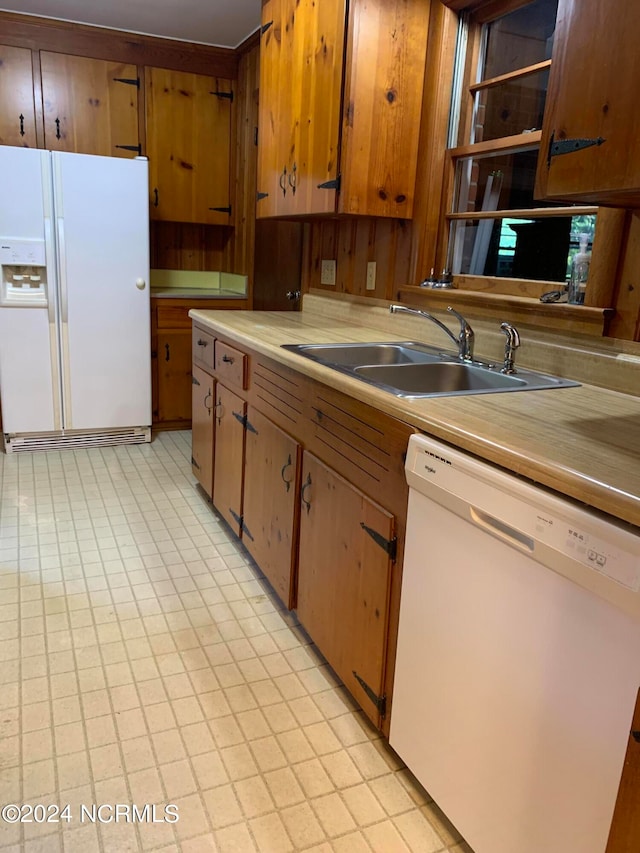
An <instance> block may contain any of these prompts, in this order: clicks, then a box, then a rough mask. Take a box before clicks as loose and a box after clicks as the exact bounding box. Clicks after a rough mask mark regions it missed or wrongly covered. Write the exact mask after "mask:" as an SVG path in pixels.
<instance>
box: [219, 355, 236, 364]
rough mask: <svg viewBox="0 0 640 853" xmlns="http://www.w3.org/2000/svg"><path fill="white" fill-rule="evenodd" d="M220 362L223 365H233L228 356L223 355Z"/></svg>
mask: <svg viewBox="0 0 640 853" xmlns="http://www.w3.org/2000/svg"><path fill="white" fill-rule="evenodd" d="M222 360H223V361H224V362H225V364H233V361H234V359H233V358H232V357H231V356H230V355H223V356H222Z"/></svg>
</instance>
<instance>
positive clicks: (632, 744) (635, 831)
mask: <svg viewBox="0 0 640 853" xmlns="http://www.w3.org/2000/svg"><path fill="white" fill-rule="evenodd" d="M638 791H640V692H639V693H638V699H637V701H636V708H635V713H634V715H633V722H632V723H631V732H630V734H629V743H628V745H627V754H626V756H625V759H624V767H623V768H622V778H621V780H620V788H619V789H618V799H617V801H616V808H615V811H614V813H613V822H612V824H611V832H610V834H609V843H608V844H607V850H606V853H637V851H638V850H640V797H638Z"/></svg>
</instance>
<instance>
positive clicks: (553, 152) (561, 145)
mask: <svg viewBox="0 0 640 853" xmlns="http://www.w3.org/2000/svg"><path fill="white" fill-rule="evenodd" d="M606 141H607V140H606V139H603V138H602V136H597V137H596V138H595V139H559V140H558V141H557V142H556V140H555V132H554V133H552V134H551V139H550V140H549V154H548V156H547V166H550V165H551V158H552V157H559V156H560V155H561V154H573V152H574V151H582V149H583V148H591V147H592V146H593V145H602V143H603V142H606Z"/></svg>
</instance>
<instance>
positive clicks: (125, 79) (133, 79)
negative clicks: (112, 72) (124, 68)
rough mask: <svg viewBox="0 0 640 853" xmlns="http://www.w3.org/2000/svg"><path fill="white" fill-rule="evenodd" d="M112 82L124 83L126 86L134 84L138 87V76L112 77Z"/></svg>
mask: <svg viewBox="0 0 640 853" xmlns="http://www.w3.org/2000/svg"><path fill="white" fill-rule="evenodd" d="M113 82H114V83H126V85H127V86H135V87H136V89H139V88H140V78H139V77H114V78H113Z"/></svg>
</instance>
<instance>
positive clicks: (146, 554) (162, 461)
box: [0, 433, 472, 853]
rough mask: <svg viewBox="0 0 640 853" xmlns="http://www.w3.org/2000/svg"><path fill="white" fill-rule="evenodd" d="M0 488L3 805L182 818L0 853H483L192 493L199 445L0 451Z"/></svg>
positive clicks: (63, 834)
mask: <svg viewBox="0 0 640 853" xmlns="http://www.w3.org/2000/svg"><path fill="white" fill-rule="evenodd" d="M18 467H20V471H21V474H20V476H21V481H20V482H21V485H20V489H21V494H27V495H31V496H32V495H34V494H35V495H37V503H38V512H37V516H36V514H34V512H33V506H35V500H36V499H35V498H33V497H29V498H28V500H31V504H30V505H29V504H27V506H25V507H24V508H23V504H22V503H18V502H17V501H16V500H14V497H13V495H15V494H17V489H18V478H17V471H18ZM3 478H4V479H3ZM0 489H2V495H3V502H2V504H0V513H2V514H0V540H1V542H2V545H3V546H4V547H0V562H1V563H2V564H3V566H5V565H11V564H15V566H16V569H15V571H13V572H10V573H6V572H4V573H3V574H0V662H1V663H2V666H1V667H0V709H1V710H2V714H0V738H1V739H2V759H1V761H2V767H1V768H0V800H2V801H3V802H20V801H21V799H22V798H31V800H32V801H33V802H38V801H42V799H43V798H44V799H52V800H55V801H56V802H58V801H59V800H60V798H62V799H63V800H65V801H67V802H69V803H70V807H71V808H72V809H73V811H74V812H78V813H79V809H80V806H81V805H87V806H91V805H92V804H101V803H104V804H115V803H124V804H132V803H136V805H138V806H139V807H142V806H144V804H145V803H155V804H158V808H161V807H162V806H163V805H166V804H167V803H169V802H172V801H173V802H175V803H176V804H177V805H178V807H179V815H180V819H179V821H178V822H177V823H176V824H166V823H156V824H154V823H151V822H142V823H138V824H131V823H129V824H127V823H122V822H121V823H115V822H113V823H110V824H99V825H97V824H96V825H94V824H90V823H86V824H84V825H83V824H80V823H78V822H77V821H75V822H74V823H72V824H70V825H64V826H59V827H56V828H55V831H52V829H51V827H50V826H48V825H41V824H32V825H25V826H24V827H23V828H22V835H21V827H20V826H16V825H6V824H0V847H1V848H2V853H5V851H6V853H35V852H36V851H38V853H56V851H58V850H78V851H79V850H82V851H83V853H85V851H86V853H94V851H95V853H140V851H147V850H148V851H149V853H152V851H153V853H204V851H216V853H220V851H222V853H244V851H247V853H251V851H258V853H290V852H291V853H293V851H302V850H304V851H305V852H306V853H371V851H373V852H374V853H403V851H405V850H410V851H411V853H445V851H455V853H472V851H471V850H470V848H469V847H467V845H465V844H464V842H463V841H462V840H461V838H460V836H459V834H458V833H457V832H456V830H455V829H454V827H453V826H451V824H450V823H449V822H448V821H447V819H446V817H445V816H444V815H443V814H442V812H440V811H439V810H438V808H437V806H436V805H435V804H434V803H432V802H431V800H430V798H429V795H428V794H427V793H426V792H425V791H424V790H423V789H422V788H421V786H420V785H419V784H418V783H417V782H416V781H415V779H414V778H413V776H412V775H411V773H410V772H409V771H408V770H407V769H406V768H405V767H404V765H403V763H402V761H401V760H400V759H399V758H398V756H396V755H395V753H394V752H393V751H392V750H391V749H390V748H389V747H388V745H387V743H386V741H385V740H384V739H383V738H381V736H380V733H379V732H378V731H377V730H376V729H375V728H374V727H373V726H372V725H371V723H370V722H369V721H368V719H367V718H366V717H365V716H364V714H363V713H362V711H361V710H360V709H359V708H358V706H357V705H356V703H355V702H354V700H353V699H352V698H351V697H350V695H349V694H348V693H347V692H346V690H345V688H344V687H343V686H342V685H341V684H340V683H339V681H338V680H337V679H336V676H335V674H334V673H333V672H332V671H331V669H330V668H329V666H328V664H327V663H326V661H325V660H324V658H323V657H322V656H321V654H320V653H319V651H318V649H317V648H316V646H315V645H314V644H313V643H312V642H311V640H310V638H309V636H308V635H307V634H306V633H305V631H304V629H303V628H302V627H301V626H300V624H299V623H298V620H297V617H296V614H295V613H293V612H291V613H290V612H288V611H287V610H286V609H284V608H283V607H282V605H281V603H279V602H278V601H277V600H276V599H275V597H274V596H273V594H272V591H271V589H270V587H269V585H268V583H267V582H266V580H265V579H264V577H263V576H262V575H261V573H260V572H259V571H257V570H256V569H255V567H254V566H253V564H252V563H251V561H250V560H249V559H248V558H247V555H246V554H245V553H244V552H242V551H241V550H239V549H238V547H237V545H236V544H235V542H234V541H233V539H232V537H231V536H230V534H229V533H228V531H227V530H226V529H225V528H224V526H223V525H222V524H221V522H220V521H219V520H218V519H217V517H216V515H215V513H213V512H212V510H211V506H210V504H209V503H207V502H205V501H204V499H203V498H202V495H200V493H199V492H197V491H196V490H195V489H194V480H193V478H192V475H191V465H190V434H189V433H160V434H158V435H157V436H155V437H154V441H153V442H152V444H150V445H140V446H137V447H134V446H132V447H119V448H96V449H89V450H85V451H78V452H74V451H69V452H65V453H64V454H63V453H60V454H58V453H47V454H33V455H28V454H22V455H21V456H20V457H19V458H14V457H6V456H3V455H0ZM5 495H6V496H8V500H6V501H5V500H4V497H5ZM6 507H9V508H10V509H11V521H10V522H9V523H7V521H6V519H5V515H4V513H6ZM18 534H19V535H18ZM7 542H8V543H9V544H6V543H7ZM20 631H21V633H19V632H20ZM85 747H86V748H85ZM21 762H22V763H21Z"/></svg>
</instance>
